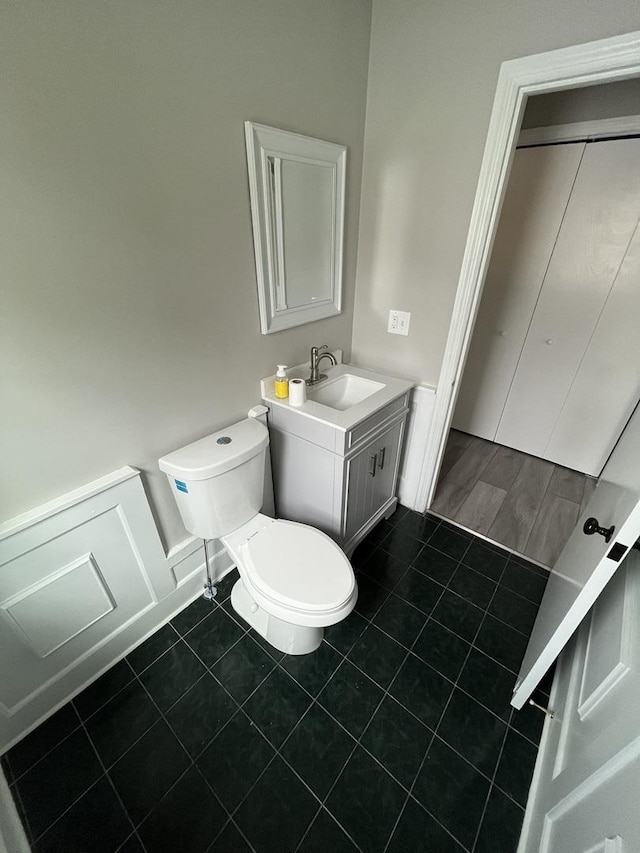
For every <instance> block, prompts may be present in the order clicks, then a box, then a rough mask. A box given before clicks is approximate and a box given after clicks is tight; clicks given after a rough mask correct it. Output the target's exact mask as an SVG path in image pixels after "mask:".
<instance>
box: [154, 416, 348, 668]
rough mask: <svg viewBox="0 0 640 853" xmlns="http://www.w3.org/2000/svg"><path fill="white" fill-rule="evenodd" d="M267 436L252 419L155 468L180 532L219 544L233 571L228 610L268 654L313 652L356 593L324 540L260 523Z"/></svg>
mask: <svg viewBox="0 0 640 853" xmlns="http://www.w3.org/2000/svg"><path fill="white" fill-rule="evenodd" d="M268 444H269V432H268V430H267V428H266V427H265V426H264V425H263V424H262V423H260V422H259V421H258V420H256V419H254V418H247V419H246V420H243V421H240V422H239V423H236V424H232V425H231V426H229V427H226V428H225V429H223V430H220V431H219V432H216V433H213V435H209V436H207V437H206V438H202V439H200V440H199V441H194V442H193V444H189V445H187V446H186V447H183V448H181V449H180V450H175V451H174V452H173V453H169V454H168V455H167V456H163V457H162V459H160V460H159V465H160V470H161V471H164V472H165V474H166V475H167V477H168V479H169V483H170V485H171V489H172V492H173V495H174V497H175V499H176V502H177V504H178V509H179V510H180V515H181V516H182V521H183V523H184V526H185V527H186V528H187V530H188V531H189V532H190V533H192V534H193V535H194V536H197V537H199V538H200V539H219V540H220V541H221V542H222V544H223V545H224V547H225V548H226V550H227V552H228V553H229V555H230V556H231V558H232V560H233V561H234V563H235V564H236V565H237V567H238V571H239V573H240V578H239V579H238V581H236V583H235V584H234V587H233V590H232V592H231V604H232V606H233V608H234V610H235V611H236V612H237V613H238V614H239V615H240V616H241V617H242V618H243V619H244V620H245V621H246V622H248V623H249V624H250V625H251V626H252V627H253V628H255V630H256V631H257V632H258V633H259V634H261V635H262V636H263V637H264V638H265V639H266V640H267V641H268V642H269V643H271V645H272V646H274V647H275V648H276V649H279V650H280V651H281V652H286V653H287V654H290V655H304V654H308V653H309V652H312V651H314V650H315V649H317V648H318V646H319V645H320V643H321V642H322V637H323V635H324V629H325V628H326V627H327V626H329V625H334V624H335V623H336V622H340V621H341V620H342V619H344V618H345V617H346V616H348V615H349V613H351V611H352V610H353V608H354V606H355V603H356V599H357V597H358V588H357V585H356V580H355V577H354V574H353V569H352V568H351V564H350V562H349V560H348V559H347V557H346V555H345V554H344V552H343V551H342V550H341V549H340V548H339V547H338V545H336V543H335V542H334V541H333V540H332V539H331V538H330V537H329V536H327V535H326V534H325V533H322V532H321V531H320V530H316V529H315V528H314V527H310V526H309V525H308V524H299V523H298V522H294V521H283V520H279V519H273V518H270V517H269V516H267V515H263V514H262V513H261V512H260V510H261V509H262V501H263V488H264V470H265V459H266V453H267V446H268Z"/></svg>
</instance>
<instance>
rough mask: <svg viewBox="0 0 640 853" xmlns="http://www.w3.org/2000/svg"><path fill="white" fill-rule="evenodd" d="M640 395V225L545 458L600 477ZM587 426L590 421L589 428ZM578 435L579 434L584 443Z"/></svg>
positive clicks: (566, 401)
mask: <svg viewBox="0 0 640 853" xmlns="http://www.w3.org/2000/svg"><path fill="white" fill-rule="evenodd" d="M639 398H640V226H637V227H636V231H635V234H634V236H633V239H632V240H631V244H630V246H629V249H628V251H627V254H626V255H625V258H624V261H623V262H622V266H621V267H620V269H619V271H618V274H617V276H616V280H615V282H614V285H613V287H612V288H611V292H610V293H609V296H608V298H607V301H606V303H605V306H604V309H603V311H602V314H601V315H600V319H599V320H598V324H597V325H596V329H595V332H594V333H593V335H592V337H591V340H590V341H589V345H588V347H587V350H586V352H585V355H584V358H583V359H582V362H581V364H580V368H579V370H578V373H577V375H576V378H575V380H574V381H573V384H572V385H571V389H570V391H569V394H568V395H567V398H566V400H565V402H564V406H563V407H562V411H561V412H560V417H559V418H558V421H557V423H556V425H555V427H554V429H553V432H552V433H551V438H550V439H549V442H548V443H547V446H546V448H545V452H544V456H545V459H550V460H551V461H552V462H558V463H559V464H560V465H564V466H566V467H567V468H575V470H576V471H584V472H585V473H586V474H593V475H594V476H599V474H600V472H601V471H602V468H603V466H604V464H605V462H606V461H607V459H608V457H609V454H610V453H611V451H612V450H613V447H614V445H615V443H616V441H617V439H618V436H619V435H620V433H621V432H622V430H623V429H624V427H625V424H626V423H627V421H628V420H629V418H630V417H631V413H632V412H633V410H634V408H635V405H636V403H637V402H638V399H639ZM585 424H588V425H589V426H588V428H587V429H585ZM576 436H580V440H579V441H576ZM638 452H640V449H639V450H638Z"/></svg>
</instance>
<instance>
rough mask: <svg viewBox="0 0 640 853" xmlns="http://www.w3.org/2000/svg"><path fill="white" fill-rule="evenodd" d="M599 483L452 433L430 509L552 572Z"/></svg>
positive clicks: (522, 454)
mask: <svg viewBox="0 0 640 853" xmlns="http://www.w3.org/2000/svg"><path fill="white" fill-rule="evenodd" d="M595 482H596V481H595V480H593V479H592V478H591V477H587V476H586V475H585V474H580V473H578V472H577V471H571V470H570V469H568V468H562V467H561V466H560V465H554V464H553V462H546V461H545V460H544V459H538V458H537V457H535V456H527V454H526V453H520V452H519V451H518V450H512V449H511V448H510V447H502V446H500V445H498V444H494V443H493V442H491V441H486V440H485V439H482V438H476V437H475V436H472V435H467V434H466V433H463V432H458V431H457V430H451V432H450V433H449V440H448V442H447V448H446V450H445V455H444V460H443V463H442V469H441V472H440V480H439V481H438V488H437V489H436V495H435V499H434V501H433V504H432V505H431V509H432V510H433V512H436V513H438V514H439V515H442V516H444V517H445V518H449V519H450V520H451V521H455V522H456V523H458V524H461V525H462V526H463V527H466V528H467V529H469V530H472V531H474V532H475V533H479V534H481V535H482V536H486V537H487V538H488V539H491V540H493V541H494V542H497V543H498V544H499V545H504V546H505V547H506V548H510V549H511V550H513V551H517V552H519V553H520V554H523V555H524V556H526V557H529V558H530V559H533V560H536V561H537V562H539V563H542V564H543V565H545V566H549V567H551V566H553V564H554V563H555V561H556V560H557V559H558V556H559V555H560V552H561V551H562V549H563V547H564V545H565V543H566V541H567V539H568V538H569V536H570V534H571V531H572V530H573V528H574V526H575V524H576V521H577V520H578V517H579V515H580V513H581V512H582V510H583V509H584V507H585V505H586V503H587V501H588V500H589V498H590V497H591V494H592V493H593V489H594V488H595Z"/></svg>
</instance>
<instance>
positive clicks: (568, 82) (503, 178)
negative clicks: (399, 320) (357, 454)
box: [417, 33, 640, 508]
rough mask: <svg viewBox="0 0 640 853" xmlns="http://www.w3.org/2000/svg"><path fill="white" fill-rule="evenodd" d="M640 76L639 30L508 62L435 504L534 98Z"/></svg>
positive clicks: (453, 334)
mask: <svg viewBox="0 0 640 853" xmlns="http://www.w3.org/2000/svg"><path fill="white" fill-rule="evenodd" d="M638 76H640V38H639V37H638V34H637V33H635V34H634V33H631V34H627V35H624V36H618V37H615V38H611V39H604V40H601V41H599V42H593V43H590V44H586V45H578V46H575V47H571V48H564V49H560V50H556V51H551V52H549V53H546V54H540V55H537V56H530V57H524V58H522V59H517V60H511V61H508V62H505V63H503V65H502V66H501V70H500V76H499V79H498V86H497V90H496V97H495V100H494V108H493V113H492V116H491V121H490V125H489V131H488V135H487V143H486V147H485V154H484V158H483V163H482V167H481V170H480V176H479V182H478V190H477V193H476V199H475V203H474V208H473V212H472V216H471V223H470V228H469V236H468V240H467V246H466V250H465V254H464V258H463V262H462V269H461V274H460V280H459V286H458V291H457V295H456V302H455V305H454V311H453V318H452V323H451V327H450V332H449V336H448V340H447V345H446V349H445V355H444V360H443V366H442V369H441V373H440V379H439V382H438V395H437V400H436V406H435V411H434V416H433V421H432V427H431V431H430V435H429V437H428V439H427V441H426V444H425V455H424V461H423V465H422V471H421V476H420V487H419V490H418V499H417V503H418V505H421V506H423V507H425V508H426V507H429V506H430V505H431V503H432V501H433V498H434V493H435V489H436V482H437V473H438V470H439V468H440V464H441V462H442V459H443V456H444V452H445V447H446V441H447V435H448V431H449V427H450V423H451V419H452V415H453V409H454V405H455V401H456V397H457V393H458V385H459V381H460V378H461V376H462V371H463V368H464V362H465V358H466V355H467V352H468V348H469V343H470V340H471V335H472V331H473V324H474V321H475V316H476V313H477V309H478V305H479V301H480V296H481V292H482V285H483V281H484V276H485V273H486V270H487V266H488V260H489V256H490V252H491V246H492V241H493V238H494V236H495V232H496V229H497V222H498V218H499V214H500V208H501V204H502V199H503V196H504V191H505V188H506V183H507V179H508V175H509V171H510V168H511V162H512V158H513V152H514V150H515V147H516V141H517V137H518V133H519V130H520V126H521V120H522V116H523V113H524V108H525V105H526V101H527V98H528V97H529V96H531V95H537V94H543V93H546V92H556V91H560V90H564V89H571V88H579V87H585V86H590V85H598V84H600V83H607V82H613V81H616V80H624V79H631V78H637V77H638Z"/></svg>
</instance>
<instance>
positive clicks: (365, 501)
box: [344, 441, 378, 542]
mask: <svg viewBox="0 0 640 853" xmlns="http://www.w3.org/2000/svg"><path fill="white" fill-rule="evenodd" d="M346 466H347V471H346V476H345V482H346V506H345V525H344V540H345V542H348V541H349V540H350V539H351V537H352V536H355V534H356V533H357V532H358V530H360V528H361V527H362V525H363V524H365V523H366V522H367V521H368V520H369V518H370V517H371V506H372V504H373V494H374V488H375V485H374V483H375V477H376V474H377V468H378V459H377V450H376V442H375V441H374V442H371V443H370V444H368V445H367V446H366V447H364V448H363V449H362V450H360V451H359V452H358V453H356V454H355V456H352V457H351V459H348V460H347V463H346Z"/></svg>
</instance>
